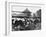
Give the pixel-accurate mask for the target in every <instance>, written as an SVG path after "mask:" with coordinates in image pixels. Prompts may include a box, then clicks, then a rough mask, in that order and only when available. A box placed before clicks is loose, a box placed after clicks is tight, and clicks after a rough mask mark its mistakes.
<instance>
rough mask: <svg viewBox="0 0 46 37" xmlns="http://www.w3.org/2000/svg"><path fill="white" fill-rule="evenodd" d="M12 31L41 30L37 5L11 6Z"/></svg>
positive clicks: (39, 9)
mask: <svg viewBox="0 0 46 37" xmlns="http://www.w3.org/2000/svg"><path fill="white" fill-rule="evenodd" d="M11 12H12V31H26V30H41V8H40V7H39V6H21V5H19V6H17V5H16V6H12V10H11Z"/></svg>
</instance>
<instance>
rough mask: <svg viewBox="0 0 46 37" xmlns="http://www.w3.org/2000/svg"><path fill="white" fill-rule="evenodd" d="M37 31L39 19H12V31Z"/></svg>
mask: <svg viewBox="0 0 46 37" xmlns="http://www.w3.org/2000/svg"><path fill="white" fill-rule="evenodd" d="M18 19H19V20H18ZM39 29H41V18H38V17H37V18H15V19H12V31H19V30H20V31H21V30H39Z"/></svg>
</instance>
